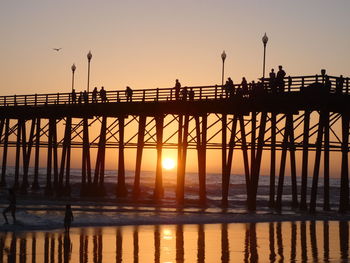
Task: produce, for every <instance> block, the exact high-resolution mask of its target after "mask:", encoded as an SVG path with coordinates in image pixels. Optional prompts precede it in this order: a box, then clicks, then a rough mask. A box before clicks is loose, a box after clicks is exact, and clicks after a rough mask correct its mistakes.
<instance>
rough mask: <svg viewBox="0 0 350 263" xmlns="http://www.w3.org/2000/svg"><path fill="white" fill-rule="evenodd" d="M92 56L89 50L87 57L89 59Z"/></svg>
mask: <svg viewBox="0 0 350 263" xmlns="http://www.w3.org/2000/svg"><path fill="white" fill-rule="evenodd" d="M91 58H92V54H91V50H90V51H89V53H88V54H87V59H88V60H89V61H90V60H91Z"/></svg>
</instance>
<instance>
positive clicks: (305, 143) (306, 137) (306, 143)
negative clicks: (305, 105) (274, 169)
mask: <svg viewBox="0 0 350 263" xmlns="http://www.w3.org/2000/svg"><path fill="white" fill-rule="evenodd" d="M309 126H310V111H308V110H305V112H304V128H303V156H302V167H301V193H300V210H302V211H305V210H306V209H307V204H306V197H307V177H308V162H309V138H310V136H309V129H310V127H309Z"/></svg>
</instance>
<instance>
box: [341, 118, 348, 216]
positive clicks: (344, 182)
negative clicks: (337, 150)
mask: <svg viewBox="0 0 350 263" xmlns="http://www.w3.org/2000/svg"><path fill="white" fill-rule="evenodd" d="M341 151H342V160H341V178H340V200H339V212H340V213H345V212H346V211H348V209H349V157H348V154H349V113H348V112H346V113H344V112H343V115H342V149H341Z"/></svg>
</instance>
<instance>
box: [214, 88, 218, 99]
mask: <svg viewBox="0 0 350 263" xmlns="http://www.w3.org/2000/svg"><path fill="white" fill-rule="evenodd" d="M217 97H218V85H215V99H217Z"/></svg>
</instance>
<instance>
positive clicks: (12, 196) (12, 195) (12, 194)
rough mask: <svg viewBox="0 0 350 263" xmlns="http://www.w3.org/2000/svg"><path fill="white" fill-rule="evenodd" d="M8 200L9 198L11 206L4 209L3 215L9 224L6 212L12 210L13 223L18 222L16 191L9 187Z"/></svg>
mask: <svg viewBox="0 0 350 263" xmlns="http://www.w3.org/2000/svg"><path fill="white" fill-rule="evenodd" d="M7 198H8V200H9V206H8V207H6V208H5V209H4V211H2V215H3V216H4V218H5V222H6V224H8V223H9V222H8V220H7V216H6V213H7V212H11V215H12V219H13V223H16V194H15V192H14V191H13V189H9V190H8V197H7Z"/></svg>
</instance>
